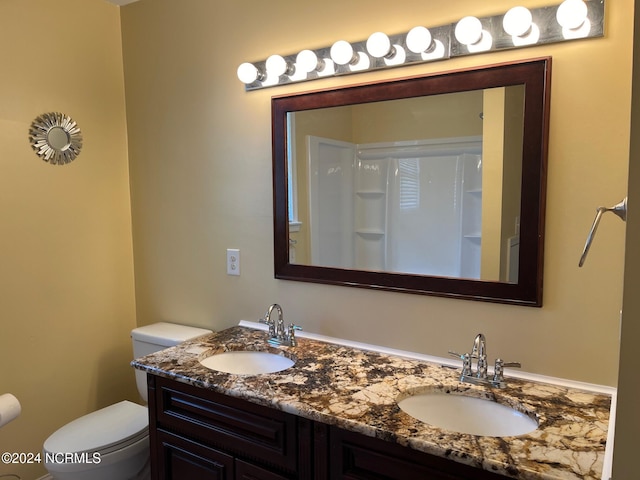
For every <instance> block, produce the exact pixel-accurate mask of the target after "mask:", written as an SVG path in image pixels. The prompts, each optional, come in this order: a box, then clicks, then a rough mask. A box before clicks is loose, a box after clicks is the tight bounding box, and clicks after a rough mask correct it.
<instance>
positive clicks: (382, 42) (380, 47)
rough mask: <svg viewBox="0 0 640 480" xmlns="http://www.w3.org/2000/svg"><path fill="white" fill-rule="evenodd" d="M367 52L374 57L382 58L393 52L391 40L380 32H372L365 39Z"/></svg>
mask: <svg viewBox="0 0 640 480" xmlns="http://www.w3.org/2000/svg"><path fill="white" fill-rule="evenodd" d="M367 52H369V55H371V56H372V57H374V58H382V57H386V56H388V55H393V54H394V53H395V52H394V51H393V48H392V47H391V40H389V37H388V36H387V35H386V34H385V33H382V32H376V33H372V34H371V36H370V37H369V38H368V39H367Z"/></svg>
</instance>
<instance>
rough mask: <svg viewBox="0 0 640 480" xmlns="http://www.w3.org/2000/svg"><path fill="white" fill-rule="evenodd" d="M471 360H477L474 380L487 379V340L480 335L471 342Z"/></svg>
mask: <svg viewBox="0 0 640 480" xmlns="http://www.w3.org/2000/svg"><path fill="white" fill-rule="evenodd" d="M471 358H475V359H476V360H477V363H476V378H481V379H486V378H487V339H486V338H485V336H484V335H483V334H482V333H479V334H478V335H476V338H475V339H474V340H473V349H472V350H471Z"/></svg>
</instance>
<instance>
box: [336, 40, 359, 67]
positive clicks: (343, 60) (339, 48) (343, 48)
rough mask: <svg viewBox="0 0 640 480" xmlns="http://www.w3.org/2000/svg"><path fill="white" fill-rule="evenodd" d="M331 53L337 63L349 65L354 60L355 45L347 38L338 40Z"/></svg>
mask: <svg viewBox="0 0 640 480" xmlns="http://www.w3.org/2000/svg"><path fill="white" fill-rule="evenodd" d="M330 55H331V59H332V60H333V61H334V62H335V63H336V64H337V65H347V64H349V63H351V62H353V61H354V52H353V47H352V46H351V44H350V43H349V42H347V41H345V40H338V41H337V42H336V43H334V44H333V45H332V46H331V50H330ZM356 60H357V59H356Z"/></svg>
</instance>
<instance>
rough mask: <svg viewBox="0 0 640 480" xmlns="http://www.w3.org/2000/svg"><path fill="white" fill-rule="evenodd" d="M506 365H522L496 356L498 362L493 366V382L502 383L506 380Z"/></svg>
mask: <svg viewBox="0 0 640 480" xmlns="http://www.w3.org/2000/svg"><path fill="white" fill-rule="evenodd" d="M504 367H516V368H520V367H522V365H521V364H520V363H519V362H505V361H504V360H502V359H501V358H496V364H495V366H494V367H493V383H494V384H498V385H501V384H502V381H503V380H504Z"/></svg>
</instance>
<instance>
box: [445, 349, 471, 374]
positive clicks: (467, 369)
mask: <svg viewBox="0 0 640 480" xmlns="http://www.w3.org/2000/svg"><path fill="white" fill-rule="evenodd" d="M449 355H451V356H452V357H456V358H458V359H460V360H462V373H461V375H462V376H468V375H471V355H469V354H468V353H463V354H459V353H458V352H452V351H451V350H449Z"/></svg>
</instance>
